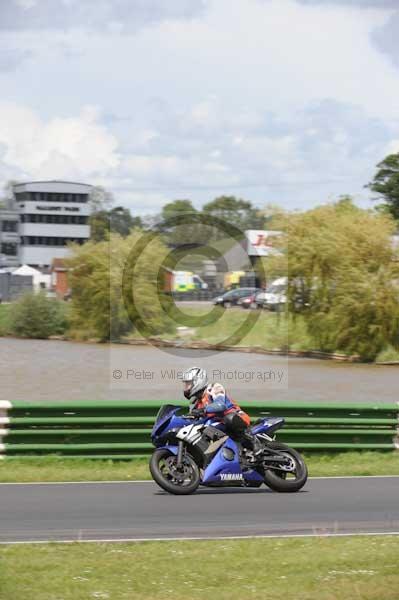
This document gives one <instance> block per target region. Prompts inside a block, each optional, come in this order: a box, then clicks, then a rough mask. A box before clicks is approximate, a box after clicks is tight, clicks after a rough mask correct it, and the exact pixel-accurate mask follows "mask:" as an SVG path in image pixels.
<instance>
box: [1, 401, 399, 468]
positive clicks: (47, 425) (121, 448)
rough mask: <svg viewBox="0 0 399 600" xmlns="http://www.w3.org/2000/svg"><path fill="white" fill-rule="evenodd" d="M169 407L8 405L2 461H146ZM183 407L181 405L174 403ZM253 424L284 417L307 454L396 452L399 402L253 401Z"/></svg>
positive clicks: (290, 438) (4, 406)
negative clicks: (159, 416) (157, 421)
mask: <svg viewBox="0 0 399 600" xmlns="http://www.w3.org/2000/svg"><path fill="white" fill-rule="evenodd" d="M165 403H166V402H158V401H149V402H68V403H65V402H60V403H57V402H41V403H27V402H12V403H11V402H7V401H0V456H2V457H18V456H32V455H33V456H45V455H48V454H57V455H61V456H68V457H87V458H103V459H112V458H114V459H130V458H133V457H138V456H146V455H148V454H150V453H151V451H152V449H153V446H152V444H151V440H150V432H151V427H152V424H153V422H154V418H155V415H156V413H157V411H158V409H159V407H160V406H161V405H162V404H165ZM172 403H173V404H178V402H172ZM241 406H242V408H243V409H244V410H246V411H247V412H248V413H249V414H250V416H251V418H252V420H255V419H256V418H258V417H261V416H268V415H279V416H283V417H285V418H286V426H285V427H284V428H283V429H281V430H279V431H278V432H277V439H278V440H279V441H282V442H285V443H287V444H289V445H291V446H293V447H294V448H298V449H300V450H318V451H326V452H329V451H340V450H342V451H344V450H393V449H394V448H399V445H398V417H399V406H398V405H397V404H389V405H386V404H344V403H340V404H333V405H328V404H321V403H299V402H297V403H296V402H263V403H262V402H251V403H250V402H246V403H242V404H241Z"/></svg>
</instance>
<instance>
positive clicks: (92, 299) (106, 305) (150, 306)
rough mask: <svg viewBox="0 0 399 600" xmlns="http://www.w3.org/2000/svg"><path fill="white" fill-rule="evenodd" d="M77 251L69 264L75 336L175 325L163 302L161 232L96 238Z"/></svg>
mask: <svg viewBox="0 0 399 600" xmlns="http://www.w3.org/2000/svg"><path fill="white" fill-rule="evenodd" d="M149 235H151V234H149ZM73 252H74V254H73V257H72V258H71V259H69V260H68V264H69V266H70V267H71V270H70V273H69V282H70V287H71V292H72V310H71V323H72V328H73V331H74V333H75V335H76V334H77V335H79V333H80V334H81V333H82V332H83V334H84V336H86V337H96V338H99V339H100V340H101V341H107V340H109V339H113V340H118V339H120V338H121V337H122V336H124V335H126V334H127V333H130V332H131V331H132V330H133V329H134V328H135V329H138V330H139V331H140V332H141V333H142V332H143V331H144V335H155V334H158V333H161V332H163V331H166V330H168V329H170V328H171V324H170V322H168V319H167V318H166V317H165V315H164V313H163V311H162V307H161V305H160V301H159V299H160V298H162V292H159V291H158V273H159V269H160V265H161V263H162V260H163V258H164V257H165V254H166V252H167V249H166V247H165V246H164V245H163V244H162V242H161V241H160V239H159V236H156V235H153V236H152V237H151V240H149V239H148V237H146V235H145V234H141V233H139V232H134V233H132V234H130V235H129V236H128V237H126V238H123V237H122V236H120V235H118V234H111V235H110V237H109V240H108V241H103V242H99V243H95V242H93V241H90V242H88V243H86V244H84V245H82V246H75V247H74V250H73Z"/></svg>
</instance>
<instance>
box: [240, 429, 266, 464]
mask: <svg viewBox="0 0 399 600" xmlns="http://www.w3.org/2000/svg"><path fill="white" fill-rule="evenodd" d="M241 444H242V446H243V447H244V448H246V449H247V450H249V452H247V453H246V456H247V458H248V462H251V463H255V462H256V460H257V457H258V456H259V454H261V452H262V444H261V442H260V441H259V440H258V438H257V437H256V435H253V433H251V432H250V431H248V430H247V431H245V432H244V433H243V435H242V438H241Z"/></svg>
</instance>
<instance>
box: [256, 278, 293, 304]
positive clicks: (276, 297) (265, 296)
mask: <svg viewBox="0 0 399 600" xmlns="http://www.w3.org/2000/svg"><path fill="white" fill-rule="evenodd" d="M287 284H288V280H287V277H279V278H278V279H275V280H274V281H272V282H271V283H270V284H269V285H268V286H267V288H266V291H264V292H259V294H257V296H256V298H255V303H256V305H257V306H258V307H259V308H267V309H269V310H276V311H278V310H282V309H283V308H284V307H285V305H286V303H287Z"/></svg>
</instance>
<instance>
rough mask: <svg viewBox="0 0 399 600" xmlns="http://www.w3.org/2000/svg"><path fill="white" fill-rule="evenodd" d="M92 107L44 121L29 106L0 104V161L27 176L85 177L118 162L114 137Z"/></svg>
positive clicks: (109, 168)
mask: <svg viewBox="0 0 399 600" xmlns="http://www.w3.org/2000/svg"><path fill="white" fill-rule="evenodd" d="M98 118H99V112H98V110H97V109H96V108H95V107H86V108H84V109H83V110H82V111H81V113H80V114H79V115H78V116H75V117H64V118H61V117H55V118H53V119H50V120H48V121H43V120H42V119H41V118H40V117H39V116H38V115H37V113H35V112H34V111H33V110H31V109H30V108H27V107H24V106H16V105H9V104H8V105H7V104H6V105H4V104H3V105H1V104H0V143H1V144H3V146H4V147H5V153H4V156H3V162H4V163H5V164H6V165H8V166H9V167H13V168H14V169H18V170H20V172H21V173H24V174H25V175H26V176H28V177H32V178H35V177H43V178H49V179H52V178H55V177H56V178H59V177H66V178H68V177H69V178H72V177H83V178H84V179H88V178H90V177H93V176H96V174H98V173H100V172H102V171H109V170H113V169H115V168H116V167H117V166H118V164H119V160H120V159H119V155H118V153H117V145H118V143H117V140H116V139H115V137H114V136H113V135H112V134H110V133H109V132H108V131H107V130H106V129H105V128H104V127H103V126H102V125H101V124H100V123H99V122H98Z"/></svg>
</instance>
